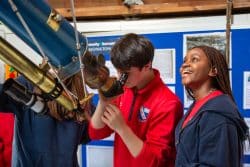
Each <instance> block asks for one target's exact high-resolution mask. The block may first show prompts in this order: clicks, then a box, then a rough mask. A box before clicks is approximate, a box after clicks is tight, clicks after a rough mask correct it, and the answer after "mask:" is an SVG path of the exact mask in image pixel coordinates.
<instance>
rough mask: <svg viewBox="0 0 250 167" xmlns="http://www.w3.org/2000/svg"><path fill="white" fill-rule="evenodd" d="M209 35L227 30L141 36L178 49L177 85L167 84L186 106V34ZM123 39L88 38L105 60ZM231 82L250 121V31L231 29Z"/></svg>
mask: <svg viewBox="0 0 250 167" xmlns="http://www.w3.org/2000/svg"><path fill="white" fill-rule="evenodd" d="M209 33H222V34H225V31H221V30H213V31H193V32H190V31H189V32H177V33H176V32H174V33H167V32H166V33H152V34H142V35H144V36H146V37H148V38H149V39H150V40H151V41H152V43H153V45H154V47H155V49H167V48H171V49H175V55H176V59H175V61H176V62H175V63H176V65H175V68H176V69H175V71H176V73H175V78H176V81H175V83H174V84H173V83H171V84H167V85H168V86H174V87H175V93H176V94H177V95H178V96H179V97H180V99H182V101H183V103H184V90H183V86H182V84H181V77H180V74H179V68H180V66H181V64H182V62H183V55H184V54H185V53H184V52H185V50H184V49H183V48H184V45H185V44H184V37H185V35H186V34H194V35H195V34H209ZM119 37H120V35H117V36H100V37H89V39H88V40H89V43H90V44H91V45H90V47H89V49H90V51H92V52H93V53H94V54H99V53H103V54H104V56H105V58H106V60H109V51H110V49H111V47H112V45H113V44H114V42H115V41H116V40H117V39H118V38H119ZM230 52H231V60H230V61H231V65H230V71H231V74H232V76H231V80H232V89H233V94H234V97H235V99H236V103H237V105H238V107H239V110H240V112H241V114H242V115H243V116H244V117H246V118H248V117H250V111H249V109H247V110H244V109H243V73H244V71H250V29H232V30H231V50H230ZM97 100H98V97H97V96H96V97H95V98H94V102H95V103H97ZM89 145H108V146H112V142H106V141H92V142H91V143H90V144H89ZM244 161H245V162H246V163H250V155H245V160H244ZM85 166H86V146H83V167H85Z"/></svg>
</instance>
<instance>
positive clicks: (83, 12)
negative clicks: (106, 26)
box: [55, 1, 250, 18]
mask: <svg viewBox="0 0 250 167" xmlns="http://www.w3.org/2000/svg"><path fill="white" fill-rule="evenodd" d="M226 6H227V4H226V2H225V3H221V4H209V5H187V6H180V5H179V3H162V4H145V5H135V6H131V7H130V8H128V7H126V6H123V5H116V6H105V7H103V6H101V7H100V6H96V7H79V6H78V7H77V8H75V15H76V17H79V18H104V17H129V16H143V15H159V14H178V13H190V14H191V13H194V12H209V11H210V12H211V11H218V10H225V9H226ZM243 8H244V9H246V8H247V9H250V2H247V1H246V2H239V3H234V4H233V9H243ZM55 9H56V10H57V11H58V12H59V13H60V14H62V15H63V16H64V17H65V18H71V17H72V15H71V9H70V8H55Z"/></svg>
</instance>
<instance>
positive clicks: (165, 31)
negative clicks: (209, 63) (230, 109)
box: [77, 14, 250, 167]
mask: <svg viewBox="0 0 250 167" xmlns="http://www.w3.org/2000/svg"><path fill="white" fill-rule="evenodd" d="M77 27H78V30H79V31H81V32H82V33H83V34H85V35H86V36H87V37H88V39H89V49H91V50H93V51H94V53H96V54H98V52H99V51H100V50H102V51H103V52H104V55H105V58H106V60H107V62H108V63H110V62H109V53H108V51H109V50H110V48H111V47H112V43H114V42H115V41H116V40H117V39H118V38H119V37H120V36H121V35H123V34H125V33H129V32H135V33H139V34H143V35H145V36H146V37H148V38H149V39H150V40H151V41H152V42H153V44H154V46H155V48H156V50H161V49H173V50H174V64H173V74H174V76H173V80H174V81H172V80H170V81H169V80H167V79H166V84H167V85H168V86H170V87H171V88H172V90H173V91H175V92H176V94H177V95H178V96H179V97H180V98H181V99H182V100H183V103H184V104H185V109H187V108H188V105H189V104H190V101H188V100H187V99H186V95H185V93H184V90H183V87H182V85H181V79H180V75H179V73H178V71H179V67H180V65H181V63H182V61H183V56H184V54H185V51H186V47H187V46H186V42H187V41H186V40H187V37H188V36H191V37H193V36H194V37H196V36H197V35H198V36H204V35H205V38H206V35H208V36H209V37H211V36H213V37H212V39H217V38H218V36H219V38H218V39H219V40H221V42H219V43H218V44H217V45H218V46H215V47H222V48H223V49H225V47H223V46H220V45H222V44H225V43H223V39H224V42H225V35H226V34H225V27H226V17H225V16H211V17H193V18H171V19H149V20H140V19H138V20H137V19H135V20H118V21H107V22H95V21H92V22H91V21H90V22H80V23H78V25H77ZM231 28H232V30H231V49H230V53H231V56H230V65H229V66H230V68H229V69H230V74H231V81H232V89H233V93H234V96H235V98H236V102H237V104H238V106H239V109H240V112H241V113H242V115H243V116H244V117H245V119H246V121H247V122H248V124H249V125H250V121H249V120H250V119H249V117H250V114H249V109H243V94H244V93H243V92H244V90H245V89H244V87H243V81H244V78H243V75H244V71H250V64H249V63H248V62H249V56H250V45H249V44H250V38H249V37H250V14H242V15H234V16H233V22H232V27H231ZM102 42H103V43H109V44H110V45H106V46H96V45H95V44H96V43H99V44H100V43H102ZM210 42H211V41H210ZM224 46H225V45H224ZM101 47H102V48H101ZM98 48H99V50H98ZM163 62H164V61H163ZM165 63H166V64H167V61H165ZM158 65H159V64H158ZM110 67H111V66H110ZM111 69H112V67H111ZM165 70H167V69H165ZM111 73H112V74H115V73H114V70H113V69H112V70H111ZM94 92H95V93H96V91H94ZM249 96H250V95H248V97H249ZM94 100H97V98H96V97H95V99H94ZM112 143H113V138H112V137H110V138H108V139H105V140H102V141H92V142H91V143H90V144H89V145H87V146H83V166H84V167H85V166H87V167H98V166H102V167H110V164H111V163H112V158H111V156H110V154H112V153H113V152H112ZM107 153H110V154H107ZM249 155H250V154H249V151H246V153H245V160H244V161H245V166H250V156H249ZM95 159H98V162H97V161H94V160H95ZM93 162H94V163H93Z"/></svg>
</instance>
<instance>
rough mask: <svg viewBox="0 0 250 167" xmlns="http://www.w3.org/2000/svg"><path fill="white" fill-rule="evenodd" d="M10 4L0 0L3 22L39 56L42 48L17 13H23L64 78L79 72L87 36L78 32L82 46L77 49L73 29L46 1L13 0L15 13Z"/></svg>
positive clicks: (47, 54) (24, 18)
mask: <svg viewBox="0 0 250 167" xmlns="http://www.w3.org/2000/svg"><path fill="white" fill-rule="evenodd" d="M9 1H10V0H0V21H2V22H3V23H4V24H5V25H6V26H7V27H8V28H9V29H11V31H13V32H14V33H15V34H16V35H17V36H19V37H20V38H21V39H22V40H23V41H24V42H26V44H27V45H29V46H30V47H31V48H33V49H34V50H35V51H37V52H38V53H39V49H38V48H37V47H36V45H35V43H34V41H33V40H32V38H31V37H30V35H29V34H28V32H27V31H26V29H25V28H24V26H23V25H22V23H21V21H20V19H19V18H18V16H17V13H20V15H21V16H22V18H23V20H24V21H25V22H26V24H27V26H28V27H29V29H30V30H31V32H32V34H33V35H34V37H35V38H36V40H37V42H38V43H39V45H40V46H41V48H42V50H43V51H44V53H45V56H47V57H48V59H49V62H50V63H51V64H52V65H53V66H54V67H56V68H57V69H59V70H58V71H59V76H60V78H61V79H63V78H67V77H70V76H71V75H73V74H75V73H76V72H78V71H80V63H79V60H78V49H79V51H80V53H81V55H83V54H84V53H85V51H86V49H87V39H86V37H85V36H83V35H82V34H81V33H79V32H78V37H79V46H76V39H75V30H74V28H73V26H72V25H71V24H70V23H69V22H68V21H67V20H66V19H65V18H63V17H62V16H61V15H60V14H59V13H57V12H56V11H55V10H53V9H52V8H51V7H50V6H49V5H48V4H47V2H46V1H45V0H11V1H12V2H13V4H14V5H15V6H16V8H17V11H16V12H14V11H13V10H12V7H13V6H11V5H10V3H9ZM77 47H78V48H77ZM39 54H40V53H39ZM41 56H42V55H41Z"/></svg>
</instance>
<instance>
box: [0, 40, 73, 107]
mask: <svg viewBox="0 0 250 167" xmlns="http://www.w3.org/2000/svg"><path fill="white" fill-rule="evenodd" d="M0 59H1V60H2V61H4V62H5V63H6V64H8V65H10V66H12V67H14V68H15V69H16V70H17V71H18V72H19V73H21V74H23V75H24V76H25V77H26V78H27V79H28V80H30V81H31V82H32V83H33V84H35V85H36V86H38V87H39V88H40V89H41V90H42V91H43V92H45V93H47V94H49V93H51V92H53V90H57V89H58V90H59V89H60V88H58V85H57V84H56V82H55V81H53V80H52V79H51V78H49V77H48V76H46V75H45V74H44V72H43V71H42V70H41V69H40V68H38V67H37V66H36V65H35V64H34V63H33V62H32V61H30V60H29V59H28V58H26V57H25V56H24V55H23V54H22V53H20V52H19V51H18V50H17V49H15V48H14V47H13V46H11V45H10V44H9V43H8V42H7V41H6V40H4V39H3V38H2V37H0ZM55 100H56V101H57V102H58V103H59V104H61V105H62V106H64V107H65V108H66V109H67V110H69V111H72V110H75V109H77V106H76V105H75V104H74V102H73V101H72V100H71V99H70V98H69V97H68V96H67V95H66V93H65V92H62V93H60V94H58V97H56V98H55Z"/></svg>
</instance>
